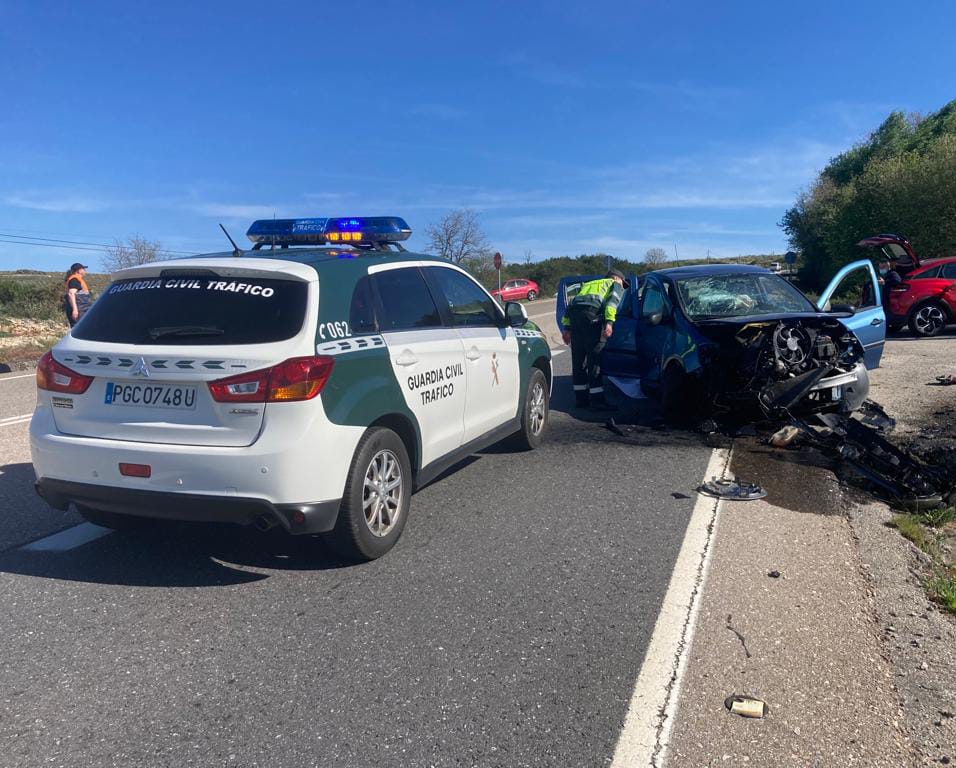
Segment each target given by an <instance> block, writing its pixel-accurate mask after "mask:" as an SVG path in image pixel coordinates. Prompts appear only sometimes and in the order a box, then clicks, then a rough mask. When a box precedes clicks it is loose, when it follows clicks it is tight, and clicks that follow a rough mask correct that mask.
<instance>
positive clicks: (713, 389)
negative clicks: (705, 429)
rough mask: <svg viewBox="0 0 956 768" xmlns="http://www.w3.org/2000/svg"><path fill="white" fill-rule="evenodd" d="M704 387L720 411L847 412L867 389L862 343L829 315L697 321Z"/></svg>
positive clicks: (783, 414) (776, 413) (777, 414)
mask: <svg viewBox="0 0 956 768" xmlns="http://www.w3.org/2000/svg"><path fill="white" fill-rule="evenodd" d="M697 327H698V329H699V330H700V332H701V333H702V334H703V335H704V337H705V338H706V339H707V343H704V344H702V345H701V349H700V359H701V365H702V370H701V374H702V382H701V383H702V385H703V387H704V389H705V391H706V392H707V394H708V396H709V399H710V400H711V401H712V402H713V403H714V406H715V408H716V410H717V411H718V412H739V411H741V410H743V409H749V408H752V407H753V406H754V404H756V406H757V407H758V408H759V410H760V411H762V413H763V415H764V416H766V417H770V418H780V417H786V416H788V415H795V414H810V413H819V412H825V411H838V412H844V413H848V412H851V411H854V410H856V409H857V408H859V407H860V406H861V405H862V404H863V402H864V401H865V400H866V397H867V393H868V392H869V376H868V375H867V371H866V366H865V365H864V351H863V346H862V345H861V344H860V342H859V340H858V339H857V338H856V336H854V335H853V334H852V333H851V332H850V331H848V330H847V329H846V328H845V327H844V325H843V324H842V323H841V322H840V321H839V319H838V318H836V317H833V316H829V315H822V314H821V315H811V316H803V317H775V318H772V319H769V318H760V319H751V320H746V319H740V320H735V321H730V320H715V321H704V322H699V323H698V325H697Z"/></svg>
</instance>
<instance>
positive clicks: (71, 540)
mask: <svg viewBox="0 0 956 768" xmlns="http://www.w3.org/2000/svg"><path fill="white" fill-rule="evenodd" d="M110 533H113V530H112V529H111V528H101V527H100V526H98V525H93V523H81V524H80V525H75V526H73V527H72V528H67V529H66V530H65V531H60V532H59V533H54V534H53V535H52V536H47V537H46V538H45V539H38V540H37V541H34V542H32V543H30V544H27V545H25V546H23V547H20V549H23V550H26V551H28V552H66V551H67V550H70V549H76V548H77V547H82V546H83V545H84V544H89V543H90V542H91V541H96V540H97V539H99V538H100V537H102V536H106V535H107V534H110Z"/></svg>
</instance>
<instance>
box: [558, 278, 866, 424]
mask: <svg viewBox="0 0 956 768" xmlns="http://www.w3.org/2000/svg"><path fill="white" fill-rule="evenodd" d="M584 279H587V277H582V276H576V277H573V278H565V279H564V280H562V281H561V284H560V286H559V290H558V307H557V317H558V322H559V324H560V317H561V315H562V314H563V311H564V306H566V304H567V302H568V301H569V300H570V298H571V297H572V296H573V291H574V286H575V285H578V284H579V283H580V282H581V281H582V280H584ZM834 297H840V298H841V299H844V300H846V299H849V300H850V301H851V302H852V303H843V304H838V303H835V302H834ZM884 342H885V317H884V313H883V308H882V306H881V303H880V291H879V284H878V281H877V277H876V272H875V270H874V269H873V266H872V264H870V262H869V261H866V260H863V261H858V262H854V263H852V264H849V265H847V266H846V267H844V268H843V269H841V270H840V272H839V273H838V274H837V275H836V276H835V277H834V279H833V281H832V282H831V283H830V285H829V286H828V287H827V289H826V290H825V291H824V292H823V293H822V294H821V295H820V297H819V299H818V300H817V302H816V303H814V302H812V301H811V300H810V299H808V298H807V297H806V296H805V295H804V294H803V293H801V292H800V291H799V290H798V289H797V288H796V287H794V286H793V285H792V284H791V283H789V282H788V281H787V280H785V279H784V278H782V277H780V276H779V275H776V274H774V273H772V272H770V271H769V270H767V269H763V268H761V267H756V266H744V265H735V264H707V265H699V266H687V267H674V268H671V269H662V270H657V271H654V272H648V273H646V274H644V275H641V276H640V279H639V280H638V281H636V282H635V281H632V285H631V288H630V289H629V290H628V291H627V292H626V293H625V296H624V299H623V301H622V303H621V306H620V307H619V308H618V312H617V321H616V322H615V323H614V332H613V334H612V335H611V337H610V338H609V339H608V342H607V345H606V347H605V349H604V353H603V358H602V370H603V373H604V374H605V375H606V376H608V377H611V378H619V379H636V380H639V382H640V388H641V389H642V390H643V391H644V393H645V394H648V395H652V396H657V397H659V398H660V400H661V403H662V407H663V410H664V412H665V415H666V416H667V417H668V418H670V419H672V420H686V419H688V418H691V417H694V416H697V415H700V414H701V413H702V412H703V411H704V410H707V409H714V410H716V411H717V412H725V413H726V412H731V413H743V412H746V411H748V410H751V409H752V407H757V408H759V409H760V411H762V412H763V414H765V415H774V416H779V415H785V414H787V413H806V412H815V411H832V410H843V411H852V410H855V409H857V408H859V407H860V406H861V405H862V403H863V401H864V400H865V399H866V397H867V393H868V391H869V376H868V374H867V370H868V369H871V368H876V367H878V366H879V362H880V357H881V355H882V352H883V345H884Z"/></svg>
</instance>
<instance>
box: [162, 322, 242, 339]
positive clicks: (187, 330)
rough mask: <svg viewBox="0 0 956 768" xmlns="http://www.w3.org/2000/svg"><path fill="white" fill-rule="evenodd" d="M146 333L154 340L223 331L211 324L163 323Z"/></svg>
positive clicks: (221, 332)
mask: <svg viewBox="0 0 956 768" xmlns="http://www.w3.org/2000/svg"><path fill="white" fill-rule="evenodd" d="M147 333H149V337H150V338H151V339H152V340H153V341H156V339H159V338H162V337H163V336H222V335H223V334H224V333H225V331H224V330H223V329H222V328H216V327H215V326H212V325H163V326H160V327H158V328H150V329H149V330H148V331H147Z"/></svg>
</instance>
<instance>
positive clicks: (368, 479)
mask: <svg viewBox="0 0 956 768" xmlns="http://www.w3.org/2000/svg"><path fill="white" fill-rule="evenodd" d="M410 477H411V466H410V464H409V460H408V454H407V453H406V451H405V445H404V444H403V443H402V440H401V438H399V436H398V435H396V434H395V433H394V432H393V431H392V430H390V429H385V428H381V427H374V428H372V429H370V430H369V431H368V432H367V433H366V434H365V437H364V438H363V439H362V442H361V443H359V446H358V448H357V449H356V451H355V458H354V459H353V461H352V468H351V470H350V472H349V479H348V482H347V483H346V486H345V493H344V495H343V497H342V506H341V507H340V508H339V516H338V519H337V520H336V523H335V529H334V530H333V532H332V534H331V536H330V537H329V539H330V542H331V544H332V546H333V547H334V548H335V549H336V550H337V551H338V552H339V554H341V555H342V556H343V557H345V558H347V559H349V560H374V559H375V558H377V557H381V556H382V555H384V554H385V553H386V552H388V550H390V549H391V548H392V547H393V546H394V545H395V542H396V541H398V538H399V536H401V535H402V530H403V529H404V527H405V521H406V519H407V518H408V508H409V506H410V495H411V494H410V490H411V489H410V487H409V484H408V482H407V481H406V478H410Z"/></svg>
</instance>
